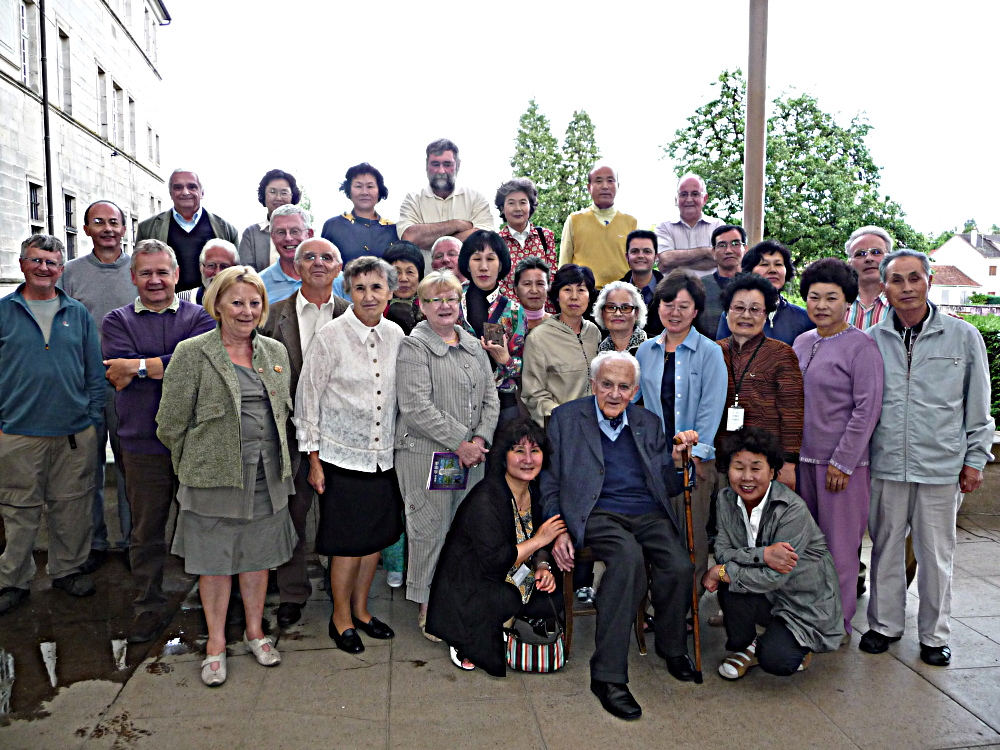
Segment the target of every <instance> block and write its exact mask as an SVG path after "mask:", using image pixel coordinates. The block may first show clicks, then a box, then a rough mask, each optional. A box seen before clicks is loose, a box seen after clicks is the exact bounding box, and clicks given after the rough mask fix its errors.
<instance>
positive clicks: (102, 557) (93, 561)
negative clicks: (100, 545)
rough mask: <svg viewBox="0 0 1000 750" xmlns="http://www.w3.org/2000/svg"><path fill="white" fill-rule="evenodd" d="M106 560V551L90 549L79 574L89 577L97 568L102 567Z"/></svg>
mask: <svg viewBox="0 0 1000 750" xmlns="http://www.w3.org/2000/svg"><path fill="white" fill-rule="evenodd" d="M107 559H108V551H107V550H106V549H92V550H90V554H89V555H87V559H86V560H85V561H84V563H83V565H81V566H80V572H81V573H83V574H85V575H90V574H91V573H93V572H94V571H95V570H97V569H98V568H99V567H101V566H102V565H104V563H105V562H106V561H107Z"/></svg>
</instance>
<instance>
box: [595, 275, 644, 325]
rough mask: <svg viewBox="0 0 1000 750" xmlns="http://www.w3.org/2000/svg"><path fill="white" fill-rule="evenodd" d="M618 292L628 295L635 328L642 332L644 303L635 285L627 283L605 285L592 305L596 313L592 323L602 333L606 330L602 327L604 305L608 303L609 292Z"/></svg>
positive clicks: (618, 282) (617, 282)
mask: <svg viewBox="0 0 1000 750" xmlns="http://www.w3.org/2000/svg"><path fill="white" fill-rule="evenodd" d="M619 290H621V291H624V292H628V293H629V296H630V297H631V298H632V304H633V305H635V309H636V318H635V327H636V328H637V329H638V330H640V331H641V330H643V329H644V328H645V327H646V302H645V300H643V298H642V294H641V293H640V292H639V290H638V289H636V288H635V285H634V284H629V283H628V282H627V281H612V282H611V283H610V284H607V285H605V287H604V288H603V289H602V290H601V293H600V294H599V295H597V302H596V303H595V304H594V310H595V311H596V312H597V314H596V315H595V316H594V322H595V323H597V325H599V326H600V327H601V330H602V331H606V330H608V328H607V326H605V325H604V303H605V302H607V301H608V295H609V294H611V292H617V291H619Z"/></svg>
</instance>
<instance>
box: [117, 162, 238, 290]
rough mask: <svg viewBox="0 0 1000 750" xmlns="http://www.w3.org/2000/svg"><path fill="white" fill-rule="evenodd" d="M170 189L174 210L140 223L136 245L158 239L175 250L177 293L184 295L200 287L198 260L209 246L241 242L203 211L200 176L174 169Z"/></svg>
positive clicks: (221, 221)
mask: <svg viewBox="0 0 1000 750" xmlns="http://www.w3.org/2000/svg"><path fill="white" fill-rule="evenodd" d="M168 186H169V189H170V199H171V200H172V201H173V204H174V205H173V208H171V209H170V210H169V211H164V212H163V213H161V214H157V215H156V216H151V217H150V218H148V219H146V220H145V221H143V222H141V223H140V224H139V232H138V234H136V237H135V241H136V244H138V243H139V242H141V241H142V240H148V239H156V240H159V241H160V242H164V243H166V244H167V245H169V246H170V247H171V248H173V251H174V253H175V254H176V256H177V262H178V264H179V265H180V269H181V276H180V281H179V282H178V283H177V291H179V292H182V291H184V290H185V289H196V288H198V285H199V284H201V274H200V273H199V272H198V257H199V256H200V255H201V249H202V248H203V247H205V243H206V242H208V241H209V240H210V239H212V238H213V237H218V238H219V239H223V240H226V241H227V242H232V243H233V244H234V245H235V244H236V243H237V242H239V241H240V240H239V234H238V233H237V231H236V227H234V226H233V225H232V224H230V223H229V222H228V221H226V220H225V219H223V218H222V217H220V216H216V215H215V214H211V213H209V212H208V211H206V210H205V209H204V208H202V205H201V199H202V198H203V197H204V196H205V191H204V189H203V188H202V186H201V180H200V179H199V178H198V175H197V174H195V173H194V172H192V171H191V170H189V169H175V170H174V171H173V172H171V173H170V179H169V180H168Z"/></svg>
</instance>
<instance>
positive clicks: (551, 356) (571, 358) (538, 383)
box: [521, 316, 601, 427]
mask: <svg viewBox="0 0 1000 750" xmlns="http://www.w3.org/2000/svg"><path fill="white" fill-rule="evenodd" d="M600 343H601V333H600V331H598V330H597V326H595V325H594V324H593V323H591V322H590V321H589V320H584V321H583V329H582V330H581V331H580V335H579V336H577V335H576V334H575V333H573V330H572V329H571V328H570V327H569V326H568V325H566V324H565V323H563V322H562V321H561V320H559V319H558V318H557V317H555V316H553V317H551V318H546V319H545V320H543V321H542V322H541V324H539V326H538V327H537V328H535V329H534V330H532V331H531V333H529V334H528V336H527V337H525V339H524V360H523V365H522V370H521V389H522V392H521V398H522V399H523V400H524V404H525V406H527V407H528V411H530V412H531V417H532V419H534V420H535V421H536V422H538V424H540V425H542V426H543V427H544V426H545V420H546V418H547V417H548V416H549V415H550V414H552V410H553V409H555V408H556V407H557V406H560V405H562V404H565V403H566V402H567V401H572V400H573V399H576V398H583V397H584V396H586V395H588V394H589V393H590V361H591V360H592V359H593V358H594V357H596V356H597V347H598V346H599V345H600Z"/></svg>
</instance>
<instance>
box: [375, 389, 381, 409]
mask: <svg viewBox="0 0 1000 750" xmlns="http://www.w3.org/2000/svg"><path fill="white" fill-rule="evenodd" d="M375 395H376V396H381V395H382V391H375ZM379 408H380V409H381V408H382V407H381V406H380V407H379Z"/></svg>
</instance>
